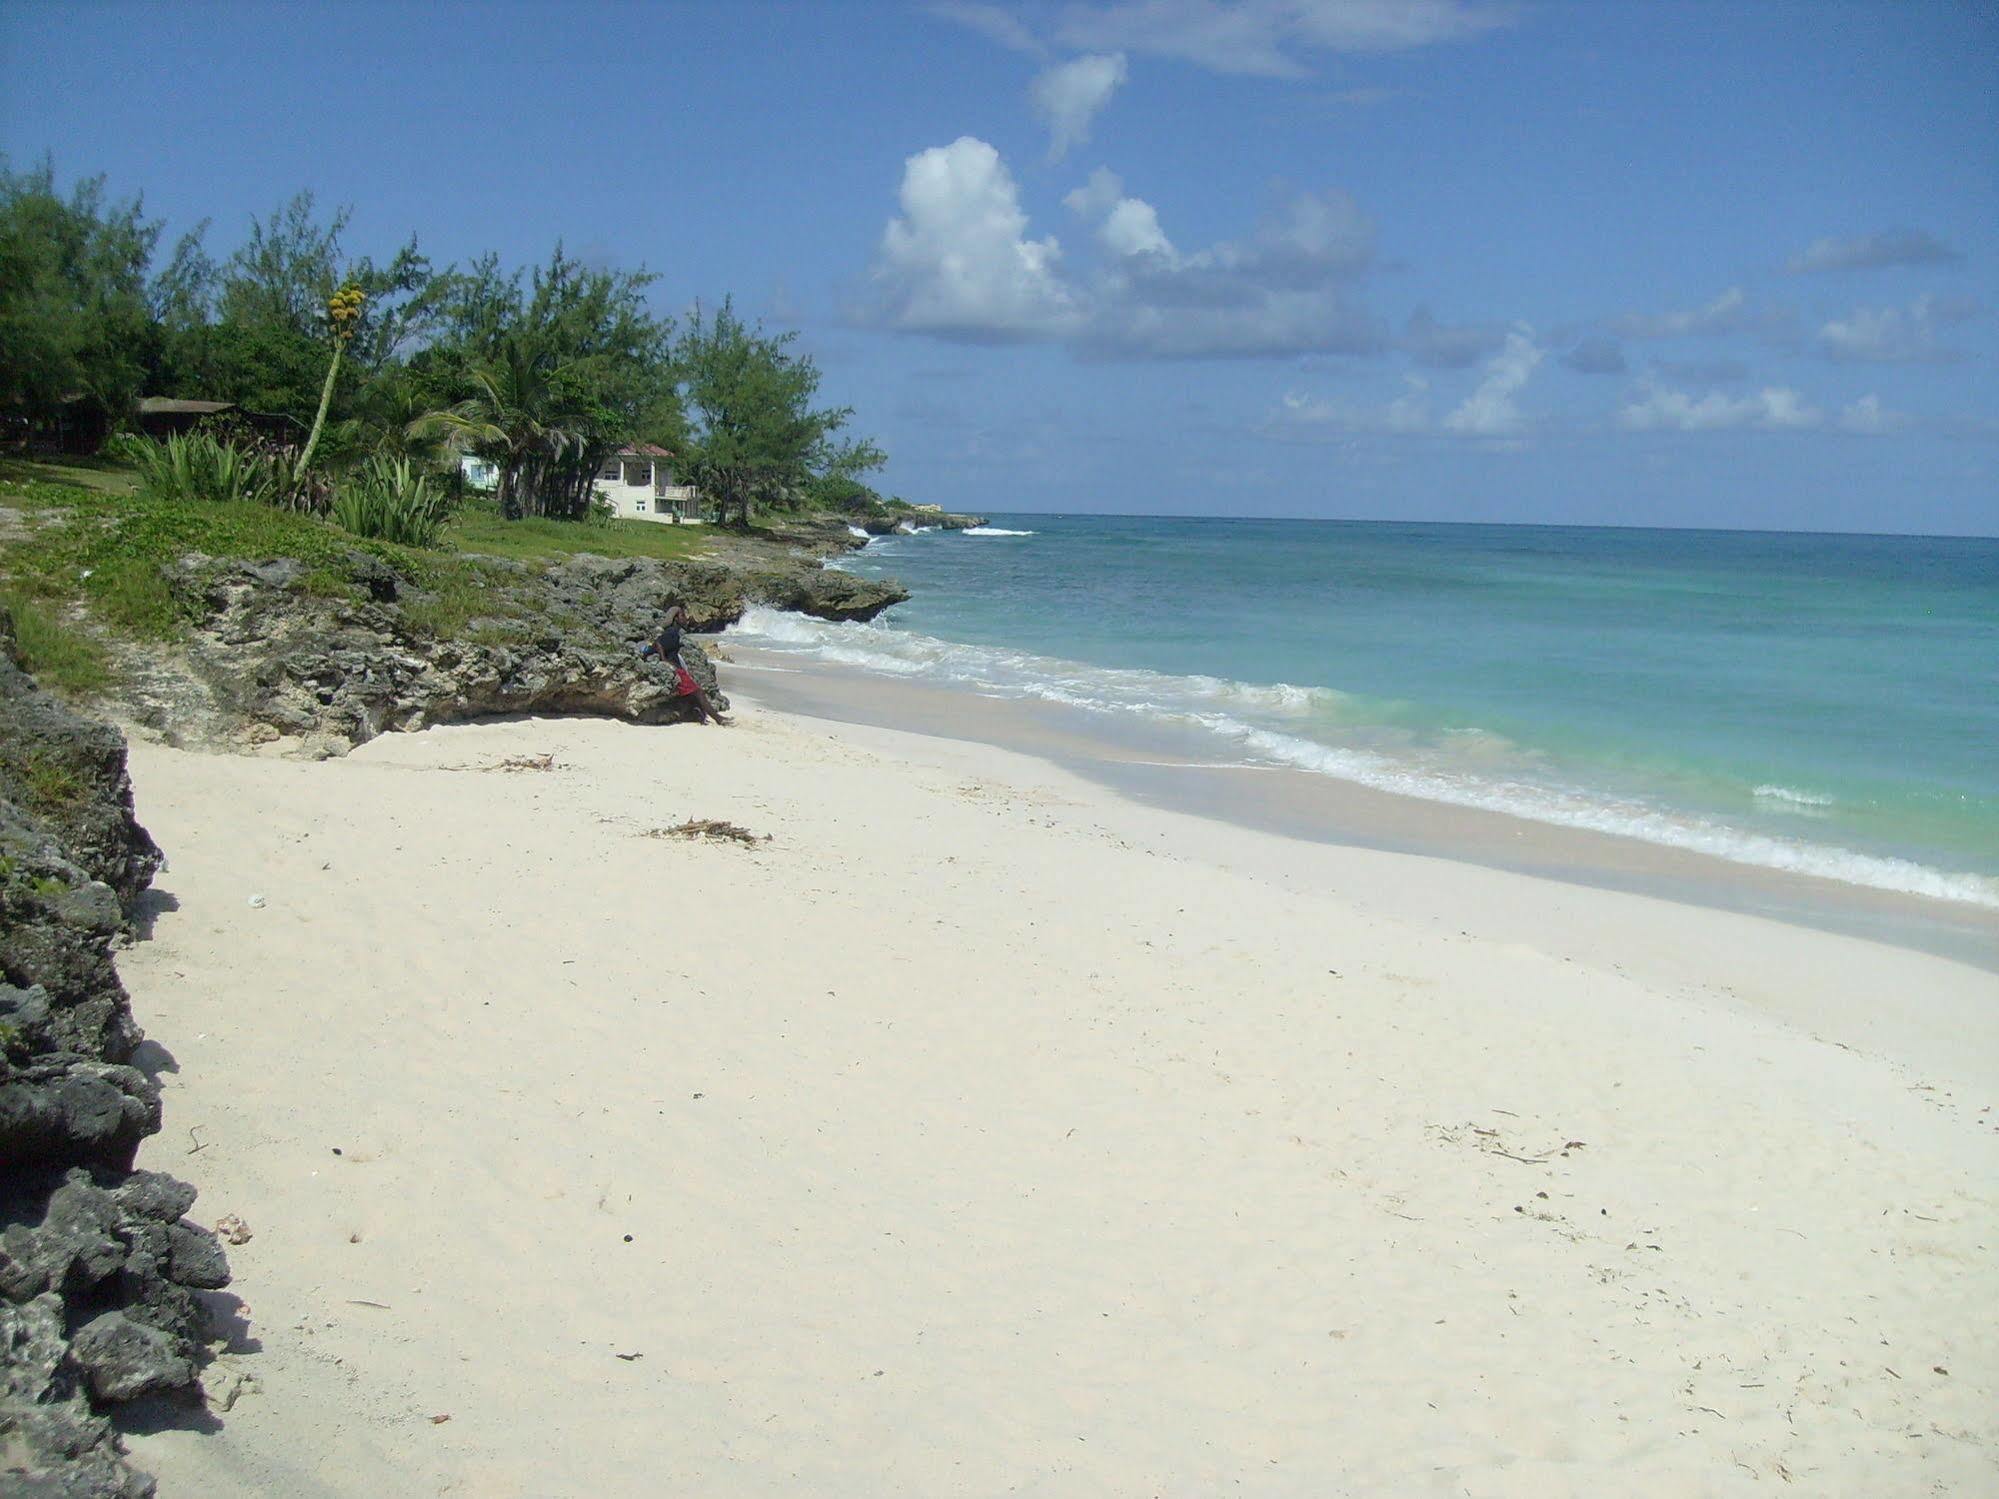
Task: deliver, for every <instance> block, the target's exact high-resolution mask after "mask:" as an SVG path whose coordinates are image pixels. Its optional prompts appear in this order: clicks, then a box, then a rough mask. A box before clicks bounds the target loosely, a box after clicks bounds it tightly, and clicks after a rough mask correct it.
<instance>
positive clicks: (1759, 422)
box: [1617, 385, 1825, 432]
mask: <svg viewBox="0 0 1999 1499" xmlns="http://www.w3.org/2000/svg"><path fill="white" fill-rule="evenodd" d="M1617 421H1618V425H1619V426H1622V427H1625V428H1627V429H1629V430H1631V431H1633V432H1721V431H1726V430H1728V429H1731V428H1744V427H1753V428H1758V429H1761V430H1763V431H1767V432H1799V431H1806V430H1809V429H1811V428H1813V427H1818V426H1821V425H1823V424H1824V422H1825V413H1824V412H1822V411H1820V410H1818V409H1817V408H1816V407H1814V406H1812V405H1811V404H1810V403H1809V402H1807V401H1806V400H1805V398H1804V397H1803V396H1801V395H1799V394H1798V392H1797V391H1795V390H1792V389H1791V388H1790V387H1788V386H1782V385H1772V386H1766V387H1765V388H1764V389H1762V390H1759V391H1757V392H1756V393H1755V394H1753V395H1743V396H1726V395H1723V394H1722V393H1721V392H1720V391H1718V390H1716V391H1709V392H1708V393H1707V394H1706V395H1704V396H1701V397H1699V398H1698V399H1696V398H1695V397H1693V396H1691V395H1689V394H1687V393H1686V392H1685V391H1680V390H1672V389H1670V388H1668V387H1666V386H1663V385H1648V386H1647V387H1646V389H1645V393H1644V395H1643V396H1642V397H1641V398H1639V399H1637V400H1634V401H1632V402H1631V403H1630V404H1629V405H1627V406H1626V407H1625V408H1624V409H1623V410H1621V411H1619V412H1618V413H1617Z"/></svg>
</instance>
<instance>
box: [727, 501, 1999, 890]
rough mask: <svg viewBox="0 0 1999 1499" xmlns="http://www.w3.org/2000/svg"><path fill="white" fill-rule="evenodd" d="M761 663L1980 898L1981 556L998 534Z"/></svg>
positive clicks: (1553, 537)
mask: <svg viewBox="0 0 1999 1499" xmlns="http://www.w3.org/2000/svg"><path fill="white" fill-rule="evenodd" d="M844 565H846V566H848V567H850V568H852V569H853V570H854V571H857V572H862V573H888V574H893V575H894V576H897V577H900V578H901V579H902V580H903V581H904V582H906V583H907V584H908V585H909V586H910V587H911V588H912V589H913V590H914V593H915V596H914V597H913V598H912V599H911V600H910V601H909V602H908V603H906V604H903V605H900V606H898V607H897V608H896V609H894V610H891V611H890V612H889V614H888V615H885V616H884V617H883V618H882V620H880V621H878V622H877V623H876V624H875V625H871V626H834V625H823V624H820V623H818V622H815V621H801V620H798V619H796V618H795V617H779V616H771V615H765V614H762V613H759V614H756V615H754V616H753V617H752V618H751V619H750V620H748V621H746V622H745V628H746V629H747V630H748V632H749V633H750V634H751V635H753V636H754V637H756V638H758V639H759V640H760V642H761V643H764V644H767V645H772V646H774V647H776V648H779V649H792V650H801V651H808V652H812V653H815V654H819V655H824V656H827V657H829V658H831V659H835V660H845V661H848V662H850V663H852V664H857V665H864V666H870V667H873V668H874V669H877V670H882V671H887V672H893V673H896V674H898V675H915V676H923V677H928V678H934V679H936V680H939V681H942V682H950V683H957V684H960V685H963V686H967V687H970V688H973V689H975V690H979V691H983V692H988V693H996V694H1000V695H1012V696H1033V697H1041V698H1046V699H1049V700H1053V701H1058V702H1067V703H1072V704H1074V705H1076V706H1080V707H1084V708H1088V709H1092V710H1095V711H1099V712H1103V713H1109V714H1124V715H1138V716H1142V717H1150V718H1155V719H1159V720H1162V721H1173V722H1177V723H1184V724H1193V725H1197V726H1199V727H1201V728H1203V729H1205V730H1206V731H1208V733H1209V735H1210V737H1211V741H1212V743H1213V745H1214V747H1215V753H1216V757H1217V758H1218V759H1223V758H1234V759H1242V760H1249V761H1258V762H1267V763H1279V764H1288V765H1296V766H1301V767H1303V768H1306V769H1311V770H1316V771H1321V772H1324V773H1326V774H1330V775H1337V776H1342V777H1345V778H1348V779H1352V780H1356V781H1361V782H1364V783H1366V784H1370V785H1375V786H1379V787H1382V788H1383V789H1388V790H1394V791H1401V792H1405V793H1408V794H1411V795H1417V796H1425V797H1429V798H1432V799H1435V800H1440V801H1445V802H1455V803H1460V804H1466V805H1476V806H1483V807H1492V808H1495V809H1498V810H1503V811H1510V812H1515V813H1519V814H1521V815H1525V816H1529V817H1536V818H1540V819H1542V820H1546V821H1550V822H1558V823H1566V824H1569V825H1574V826H1583V827H1592V828H1597V829H1599V830H1602V831H1609V832H1619V833H1625V834H1629V835H1631V836H1636V837H1641V838H1647V839H1651V840H1653V841H1656V842H1661V843H1667V844H1672V845H1675V846H1680V847H1689V848H1697V849H1701V850H1704V851H1707V852H1711V853H1717V854H1721V855H1723V856H1724V857H1729V858H1734V859H1738V860H1741V861H1744V862H1749V863H1758V864H1767V865H1773V866H1775V867H1779V868H1791V869H1797V870H1800V871H1802V872H1807V873H1815V874H1825V875H1831V876H1833V877H1835V878H1841V879H1847V880H1851V881H1854V882H1857V883H1862V884H1870V885H1878V886H1882V887H1885V888H1892V889H1903V890H1910V891H1914V892H1916V893H1920V894H1929V895H1937V896H1943V897H1947V898H1953V899H1959V900H1970V901H1974V902H1976V903H1978V904H1982V905H1999V541H1995V540H1988V539H1977V538H1922V537H1872V536H1820V535H1797V534H1775V533H1745V532H1703V531H1648V530H1635V529H1632V530H1624V529H1604V528H1583V527H1574V528H1571V527H1540V526H1465V525H1391V524H1376V523H1356V522H1310V521H1239V520H1196V519H1177V518H1170V519H1169V518H1140V517H1117V516H1066V517H1065V516H1016V517H1011V518H996V519H995V520H994V522H993V526H992V528H991V529H989V530H988V531H986V532H983V533H950V532H942V531H938V532H926V533H921V534H918V535H913V536H903V537H894V538H889V539H886V540H883V541H879V542H876V543H874V544H872V545H870V546H869V547H868V548H867V549H866V550H865V551H864V552H861V553H858V554H856V555H855V556H854V557H853V558H851V559H849V561H848V562H847V563H845V564H844Z"/></svg>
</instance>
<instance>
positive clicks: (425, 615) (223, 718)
mask: <svg viewBox="0 0 1999 1499" xmlns="http://www.w3.org/2000/svg"><path fill="white" fill-rule="evenodd" d="M357 566H358V564H357ZM683 568H684V569H686V571H684V572H683V571H681V570H680V569H683ZM382 572H383V574H384V576H383V577H381V578H379V579H377V580H374V581H373V582H371V584H370V586H369V587H368V588H367V589H366V596H365V597H361V596H358V595H357V592H356V591H354V590H329V589H327V588H325V586H324V584H323V581H321V579H320V578H319V577H317V576H316V575H314V574H312V573H310V572H308V571H307V569H306V568H305V567H304V566H303V565H302V564H300V563H298V562H295V561H292V560H290V559H278V560H274V561H270V562H260V563H247V562H227V561H217V560H215V559H212V558H206V557H198V556H196V557H186V558H183V559H182V560H181V561H180V562H179V563H178V564H176V565H175V566H174V567H173V568H172V569H170V570H169V574H168V586H169V588H170V589H171V590H172V592H173V594H174V596H175V598H176V600H177V602H179V603H180V604H181V606H182V609H183V612H184V613H185V614H186V615H187V616H188V617H189V618H190V619H191V620H192V621H193V622H194V623H193V628H192V631H191V634H190V637H189V639H188V641H187V643H186V645H185V647H184V648H183V649H182V650H180V651H179V652H177V653H176V654H175V657H174V660H173V662H172V664H171V665H170V666H169V665H163V664H162V662H161V660H160V659H159V657H160V653H158V652H154V653H151V659H144V660H142V659H140V658H139V656H138V653H134V657H133V660H132V662H131V664H132V666H133V667H134V670H133V672H132V673H131V674H130V678H131V679H130V684H129V686H128V688H127V693H126V707H127V710H128V711H129V712H130V713H131V714H132V716H133V717H134V719H135V720H136V721H137V722H139V723H140V724H142V725H144V726H145V727H147V728H150V729H153V730H156V731H157V732H159V733H160V734H161V735H162V736H163V737H166V738H167V739H168V740H169V741H170V742H174V743H243V742H249V743H252V744H255V743H259V742H267V741H271V740H276V739H281V738H290V737H296V738H299V739H302V740H306V741H309V742H311V743H312V744H314V745H316V746H318V747H319V749H320V750H321V751H322V752H325V753H338V752H340V751H342V750H344V749H346V748H348V747H351V746H353V745H356V744H362V743H365V742H366V741H368V740H370V739H373V738H375V737H376V736H377V735H379V734H383V733H388V732H392V731H398V730H413V729H422V728H426V727H428V726H430V725H432V724H437V723H455V722H463V721H467V720H471V719H480V718H495V717H504V716H511V715H515V714H533V713H545V714H590V715H596V716H601V717H607V718H620V719H624V720H626V721H628V722H631V723H648V724H653V723H672V722H677V721H683V720H691V719H693V718H694V717H695V716H696V715H695V711H694V709H693V706H692V704H691V703H689V702H688V701H687V700H686V699H684V698H681V697H678V696H676V695H675V693H674V684H673V678H672V676H671V674H670V673H669V672H668V671H667V670H665V669H664V668H663V667H661V666H660V665H658V664H657V663H654V662H649V661H645V660H642V659H641V658H640V656H639V654H638V648H639V646H640V645H641V644H643V642H644V641H645V640H646V639H647V638H648V637H649V636H650V635H651V634H652V632H653V631H654V630H655V629H657V627H658V622H659V618H660V615H661V613H662V612H663V611H664V609H665V607H666V605H667V604H668V603H670V602H674V603H685V604H686V605H687V607H688V609H689V613H690V615H691V616H692V617H693V618H694V619H695V621H696V622H697V627H698V624H700V623H712V624H716V625H717V626H719V623H721V622H726V621H727V620H729V619H733V618H736V617H738V616H739V615H740V614H741V612H742V604H741V602H740V596H739V595H733V594H730V593H728V592H727V591H726V589H725V588H724V587H723V586H722V584H721V583H720V581H719V580H717V579H715V578H712V577H708V576H705V575H704V574H703V572H702V570H701V569H700V567H699V565H698V564H669V563H658V562H647V561H635V562H606V561H604V560H603V559H600V558H578V559H575V560H574V561H573V562H569V563H565V564H563V565H561V566H559V567H556V568H551V569H549V570H548V571H547V572H539V571H535V570H533V569H529V568H526V567H521V566H519V565H510V564H505V563H499V562H493V563H490V564H488V565H487V567H486V571H485V573H484V574H483V575H482V578H481V582H482V583H483V585H484V586H483V587H482V588H481V589H479V591H478V593H477V596H476V600H475V602H474V603H473V605H472V606H471V608H470V610H469V611H467V610H466V609H465V608H464V605H463V601H462V600H460V601H458V603H457V605H456V607H458V608H459V609H460V611H461V612H460V613H459V614H458V615H456V616H452V617H449V618H448V619H447V620H446V622H445V623H444V624H442V625H441V624H440V622H439V611H440V604H441V603H450V601H448V600H446V601H441V600H440V597H439V595H438V594H437V593H435V592H433V591H432V590H430V589H427V588H426V587H425V586H424V585H422V584H420V583H413V582H410V581H408V580H406V579H403V578H400V577H398V576H397V575H395V574H394V573H391V572H389V571H388V570H387V569H386V568H384V569H383V570H382ZM460 584H461V586H462V580H460ZM682 659H683V660H684V662H685V663H686V665H687V668H688V670H689V671H690V672H691V673H692V674H693V676H694V678H695V680H696V681H698V682H699V683H700V684H701V686H702V687H703V689H704V690H705V691H706V692H707V693H708V696H709V698H710V700H711V701H712V702H714V703H715V705H716V707H717V708H726V707H727V703H728V699H727V698H726V697H724V696H723V695H722V693H721V691H720V689H719V687H718V686H717V684H716V681H715V672H714V667H713V666H712V665H711V664H710V662H709V660H708V658H707V654H706V653H705V652H704V651H702V650H701V648H700V646H699V645H697V644H694V643H692V642H690V643H688V644H687V646H686V647H685V649H684V650H683V652H682Z"/></svg>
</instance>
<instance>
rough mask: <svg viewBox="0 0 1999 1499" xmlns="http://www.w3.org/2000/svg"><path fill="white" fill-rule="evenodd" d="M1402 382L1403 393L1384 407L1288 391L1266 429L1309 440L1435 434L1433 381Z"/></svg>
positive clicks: (1414, 377)
mask: <svg viewBox="0 0 1999 1499" xmlns="http://www.w3.org/2000/svg"><path fill="white" fill-rule="evenodd" d="M1402 381H1403V390H1402V394H1401V395H1399V396H1397V397H1396V398H1395V399H1394V400H1392V401H1389V402H1387V403H1386V404H1384V405H1380V406H1366V405H1355V404H1353V403H1351V402H1348V401H1334V400H1327V399H1324V398H1322V397H1314V396H1307V395H1302V394H1300V393H1298V392H1296V391H1291V392H1287V393H1286V394H1285V396H1284V400H1283V403H1282V404H1281V405H1280V406H1279V408H1278V410H1277V413H1276V415H1275V416H1274V417H1273V418H1272V420H1271V422H1270V424H1269V426H1268V428H1267V429H1266V430H1268V431H1271V432H1272V433H1273V434H1274V435H1279V436H1286V437H1293V438H1303V439H1306V440H1322V439H1324V438H1327V437H1334V436H1345V435H1348V434H1354V433H1386V434H1389V435H1391V436H1401V437H1408V436H1417V435H1420V434H1422V433H1426V432H1429V431H1431V430H1432V426H1431V421H1430V382H1429V381H1427V380H1425V379H1423V378H1422V377H1421V376H1420V375H1404V376H1403V377H1402Z"/></svg>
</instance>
